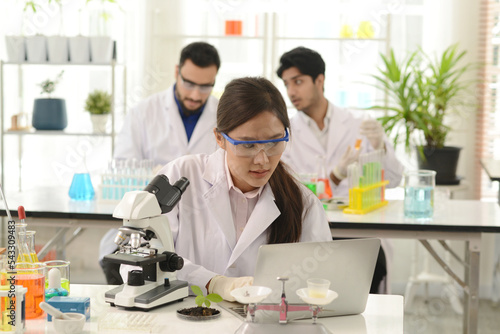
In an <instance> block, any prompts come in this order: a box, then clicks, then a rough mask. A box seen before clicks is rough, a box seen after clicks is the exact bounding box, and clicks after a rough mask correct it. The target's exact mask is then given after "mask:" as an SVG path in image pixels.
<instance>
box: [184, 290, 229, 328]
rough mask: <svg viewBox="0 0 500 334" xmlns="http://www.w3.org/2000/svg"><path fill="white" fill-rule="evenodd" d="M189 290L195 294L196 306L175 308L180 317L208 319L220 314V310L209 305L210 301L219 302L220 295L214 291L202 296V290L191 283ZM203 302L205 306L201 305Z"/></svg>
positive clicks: (220, 299)
mask: <svg viewBox="0 0 500 334" xmlns="http://www.w3.org/2000/svg"><path fill="white" fill-rule="evenodd" d="M191 290H192V291H193V293H194V294H195V295H196V299H195V300H194V302H195V303H196V305H198V306H195V307H190V308H184V309H180V310H177V315H178V316H179V317H180V318H183V319H188V320H209V319H215V318H218V317H219V316H220V311H219V310H217V309H214V308H210V305H212V304H211V302H214V303H220V302H221V301H222V297H221V296H219V295H218V294H216V293H211V294H208V295H206V296H204V295H203V291H201V289H200V287H199V286H196V285H192V286H191ZM203 304H205V306H203Z"/></svg>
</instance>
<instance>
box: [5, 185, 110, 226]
mask: <svg viewBox="0 0 500 334" xmlns="http://www.w3.org/2000/svg"><path fill="white" fill-rule="evenodd" d="M5 197H6V199H7V205H8V206H9V211H10V213H11V215H12V217H17V207H18V206H20V205H22V206H24V208H25V210H26V217H27V218H41V219H68V220H100V221H109V220H116V221H117V222H118V221H119V220H118V219H115V218H113V210H114V209H115V206H116V204H117V203H118V202H103V201H98V200H96V199H94V200H91V201H75V200H72V199H70V197H69V195H68V189H66V188H61V187H40V188H36V189H32V190H24V191H22V192H18V191H6V195H5ZM1 203H2V204H1V208H2V210H1V211H0V215H2V216H6V212H5V204H4V203H3V201H2V202H1Z"/></svg>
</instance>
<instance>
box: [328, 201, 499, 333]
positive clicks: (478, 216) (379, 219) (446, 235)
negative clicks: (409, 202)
mask: <svg viewBox="0 0 500 334" xmlns="http://www.w3.org/2000/svg"><path fill="white" fill-rule="evenodd" d="M327 216H328V220H329V222H330V229H331V232H332V235H333V236H336V237H375V238H402V239H413V240H419V241H420V243H422V245H423V246H424V247H425V248H426V249H427V250H428V251H429V252H430V254H431V255H432V256H433V257H434V258H435V259H436V261H438V263H439V264H440V265H441V266H442V267H443V269H444V270H445V271H446V272H447V273H448V274H450V276H452V277H453V279H455V281H457V283H458V284H459V285H460V286H461V287H462V288H463V290H464V292H465V294H464V312H463V333H464V334H465V333H467V334H476V333H477V332H478V321H479V316H478V312H479V269H480V268H479V260H480V255H481V245H482V236H483V234H484V233H500V207H499V206H498V205H497V203H493V202H481V201H472V200H449V201H442V202H439V203H435V207H434V216H433V217H432V219H429V220H416V219H409V218H405V217H404V210H403V201H389V204H388V205H387V206H385V207H382V208H380V209H378V210H375V211H373V212H369V213H367V214H364V215H352V214H345V213H343V212H342V211H328V212H327ZM432 239H434V240H440V241H442V243H441V245H443V246H444V247H446V246H445V245H446V244H445V241H446V240H461V241H465V243H466V247H465V256H464V258H463V259H460V258H459V256H458V255H457V254H454V253H453V255H454V256H456V259H457V260H459V261H460V263H462V264H463V269H464V272H463V275H460V274H457V273H455V272H453V271H452V270H451V269H450V268H451V266H450V265H449V263H446V261H445V260H443V259H441V258H440V257H439V255H438V254H437V252H436V251H435V250H434V248H433V247H432V245H431V244H430V243H429V242H428V240H432ZM448 251H450V252H453V251H452V250H451V249H448ZM407 291H408V290H407Z"/></svg>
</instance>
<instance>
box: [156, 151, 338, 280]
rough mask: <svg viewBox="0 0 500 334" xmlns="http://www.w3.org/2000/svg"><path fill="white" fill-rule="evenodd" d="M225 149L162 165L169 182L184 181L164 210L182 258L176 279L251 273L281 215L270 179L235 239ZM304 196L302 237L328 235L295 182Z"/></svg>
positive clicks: (313, 201)
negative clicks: (177, 199)
mask: <svg viewBox="0 0 500 334" xmlns="http://www.w3.org/2000/svg"><path fill="white" fill-rule="evenodd" d="M224 166H225V151H224V150H222V149H219V150H218V151H216V152H215V153H213V154H211V155H206V154H200V155H191V156H184V157H181V158H179V159H177V160H176V161H174V162H172V163H170V164H168V165H166V166H165V167H164V168H163V169H162V170H161V171H160V174H165V175H166V176H167V177H168V178H169V180H170V182H171V183H173V182H175V181H177V180H178V179H179V178H180V177H181V176H184V177H186V178H187V179H188V180H189V181H190V185H189V187H188V188H187V189H186V191H185V193H184V194H183V195H182V198H181V200H180V202H179V205H178V206H176V207H175V208H174V209H173V210H172V211H171V212H170V213H168V214H167V216H168V218H169V222H170V226H171V229H172V235H173V238H174V243H175V250H176V252H177V254H179V255H180V256H182V257H183V258H184V261H185V263H184V268H183V269H181V270H180V271H178V274H177V277H178V279H181V280H185V281H188V282H189V284H194V285H198V286H200V287H201V288H204V287H205V285H206V284H207V283H208V281H209V280H210V279H211V278H212V277H213V276H215V275H217V274H218V275H224V276H230V277H240V276H253V274H254V271H255V265H256V259H257V251H258V249H259V246H261V245H263V244H266V242H267V233H266V231H267V229H268V227H269V226H270V225H271V223H272V222H273V221H274V220H275V219H276V218H277V217H278V216H279V215H280V211H279V210H278V208H277V207H276V204H275V202H274V195H273V192H272V190H271V187H270V186H269V184H266V185H265V186H264V189H263V190H262V193H261V194H260V197H259V200H258V202H257V205H256V206H255V208H254V210H253V212H252V214H251V216H250V218H249V220H248V223H247V225H246V227H245V229H244V230H243V233H242V234H241V236H240V239H239V240H238V241H236V231H235V226H234V223H233V218H232V217H233V216H232V213H231V206H230V205H231V204H230V201H229V190H228V189H229V187H228V183H227V176H226V169H225V167H224ZM300 187H301V189H302V190H303V191H302V196H303V198H304V213H303V227H302V235H301V238H300V240H301V241H328V240H332V235H331V232H330V228H329V226H328V220H327V218H326V215H325V212H324V210H323V207H322V205H321V203H320V201H319V200H318V199H317V198H316V196H314V195H313V194H312V193H311V192H310V191H309V190H308V189H307V188H306V187H304V186H302V185H300Z"/></svg>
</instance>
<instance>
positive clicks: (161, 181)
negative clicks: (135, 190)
mask: <svg viewBox="0 0 500 334" xmlns="http://www.w3.org/2000/svg"><path fill="white" fill-rule="evenodd" d="M188 185H189V180H188V179H186V178H185V177H181V178H180V179H179V180H177V181H176V182H175V183H174V184H173V185H171V184H170V182H169V180H168V177H167V176H166V175H163V174H160V175H156V176H155V177H154V179H153V180H151V182H150V183H149V184H148V185H147V186H146V188H144V190H145V191H148V192H150V193H151V194H154V195H155V196H156V200H157V201H158V203H159V204H160V208H161V213H167V212H170V211H172V209H173V208H174V207H175V206H176V205H177V203H178V202H179V200H180V199H181V195H182V193H183V192H184V191H185V190H186V188H187V186H188Z"/></svg>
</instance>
